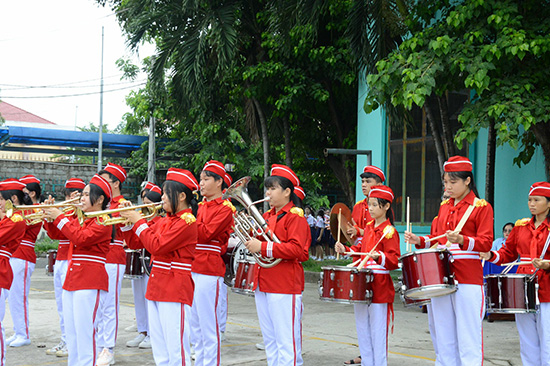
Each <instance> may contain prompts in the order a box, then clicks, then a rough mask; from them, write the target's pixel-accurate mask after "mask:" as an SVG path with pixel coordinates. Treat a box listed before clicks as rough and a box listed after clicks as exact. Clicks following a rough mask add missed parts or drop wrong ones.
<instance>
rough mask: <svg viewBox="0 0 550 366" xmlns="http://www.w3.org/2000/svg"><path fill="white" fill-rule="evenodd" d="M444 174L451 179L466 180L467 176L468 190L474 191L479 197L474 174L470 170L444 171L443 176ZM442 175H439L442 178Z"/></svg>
mask: <svg viewBox="0 0 550 366" xmlns="http://www.w3.org/2000/svg"><path fill="white" fill-rule="evenodd" d="M445 174H448V175H449V178H451V179H461V180H466V179H467V178H470V184H468V188H470V190H471V191H473V192H474V194H475V195H476V197H478V198H479V194H478V193H477V188H476V182H475V181H474V174H473V173H472V172H445V173H444V174H443V176H445ZM443 176H442V177H441V178H442V179H443Z"/></svg>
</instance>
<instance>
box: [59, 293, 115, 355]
mask: <svg viewBox="0 0 550 366" xmlns="http://www.w3.org/2000/svg"><path fill="white" fill-rule="evenodd" d="M103 292H105V291H101V290H78V291H66V290H63V311H64V312H65V314H64V315H65V332H66V335H67V351H68V353H69V359H68V362H67V364H68V365H71V366H90V365H95V362H96V357H97V354H96V347H95V345H96V338H97V320H98V319H97V312H98V309H99V303H100V298H101V293H103Z"/></svg>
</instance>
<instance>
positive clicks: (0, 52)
mask: <svg viewBox="0 0 550 366" xmlns="http://www.w3.org/2000/svg"><path fill="white" fill-rule="evenodd" d="M0 17H1V18H0V100H3V101H5V102H7V103H10V104H13V105H15V106H17V107H19V108H22V109H24V110H26V111H28V112H31V113H33V114H36V115H38V116H40V117H43V118H45V119H47V120H49V121H51V122H54V123H56V124H59V125H63V126H68V127H74V126H75V125H76V126H78V127H84V126H88V125H89V124H90V123H94V124H95V125H99V120H100V80H101V38H102V37H101V28H102V26H103V27H104V56H103V80H104V94H103V123H104V124H107V126H108V128H109V129H114V128H115V127H116V126H117V125H118V124H119V123H120V121H121V120H122V116H123V115H124V113H126V112H129V111H130V108H129V107H128V106H126V103H125V96H126V95H128V94H129V92H130V91H131V90H132V89H134V90H137V89H139V84H142V83H143V82H144V81H145V78H146V76H145V74H143V73H142V74H140V75H139V77H138V78H137V79H136V81H135V82H129V81H128V80H121V76H122V73H121V71H120V70H119V69H118V68H117V66H116V63H115V62H116V60H117V59H119V58H121V57H124V58H130V59H131V60H132V61H133V62H134V63H135V64H138V65H140V59H141V58H143V57H146V56H149V55H151V54H152V53H153V47H152V46H151V45H144V46H141V47H140V48H139V52H138V53H136V52H135V51H132V50H130V49H129V48H128V47H127V46H126V43H125V37H124V35H123V34H122V30H121V29H120V26H119V25H118V23H117V21H116V17H115V15H114V14H113V12H112V11H111V10H110V9H109V8H103V7H100V6H99V5H97V3H96V2H95V1H93V0H50V1H44V0H17V1H13V0H12V1H0ZM83 94H85V95H83ZM67 95H70V96H69V97H67Z"/></svg>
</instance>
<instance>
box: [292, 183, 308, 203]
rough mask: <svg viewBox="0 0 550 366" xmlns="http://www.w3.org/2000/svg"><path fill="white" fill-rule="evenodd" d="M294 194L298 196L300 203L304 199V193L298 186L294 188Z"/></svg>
mask: <svg viewBox="0 0 550 366" xmlns="http://www.w3.org/2000/svg"><path fill="white" fill-rule="evenodd" d="M294 193H295V194H296V196H298V198H299V199H301V200H302V201H303V200H304V198H306V191H304V189H303V188H302V187H300V186H296V187H294Z"/></svg>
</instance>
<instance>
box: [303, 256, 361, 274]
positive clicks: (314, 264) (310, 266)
mask: <svg viewBox="0 0 550 366" xmlns="http://www.w3.org/2000/svg"><path fill="white" fill-rule="evenodd" d="M350 263H351V259H340V260H335V259H327V260H324V261H316V260H314V259H311V258H310V259H308V260H307V261H305V262H302V266H303V267H304V271H308V272H321V267H326V266H346V265H348V264H350Z"/></svg>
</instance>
